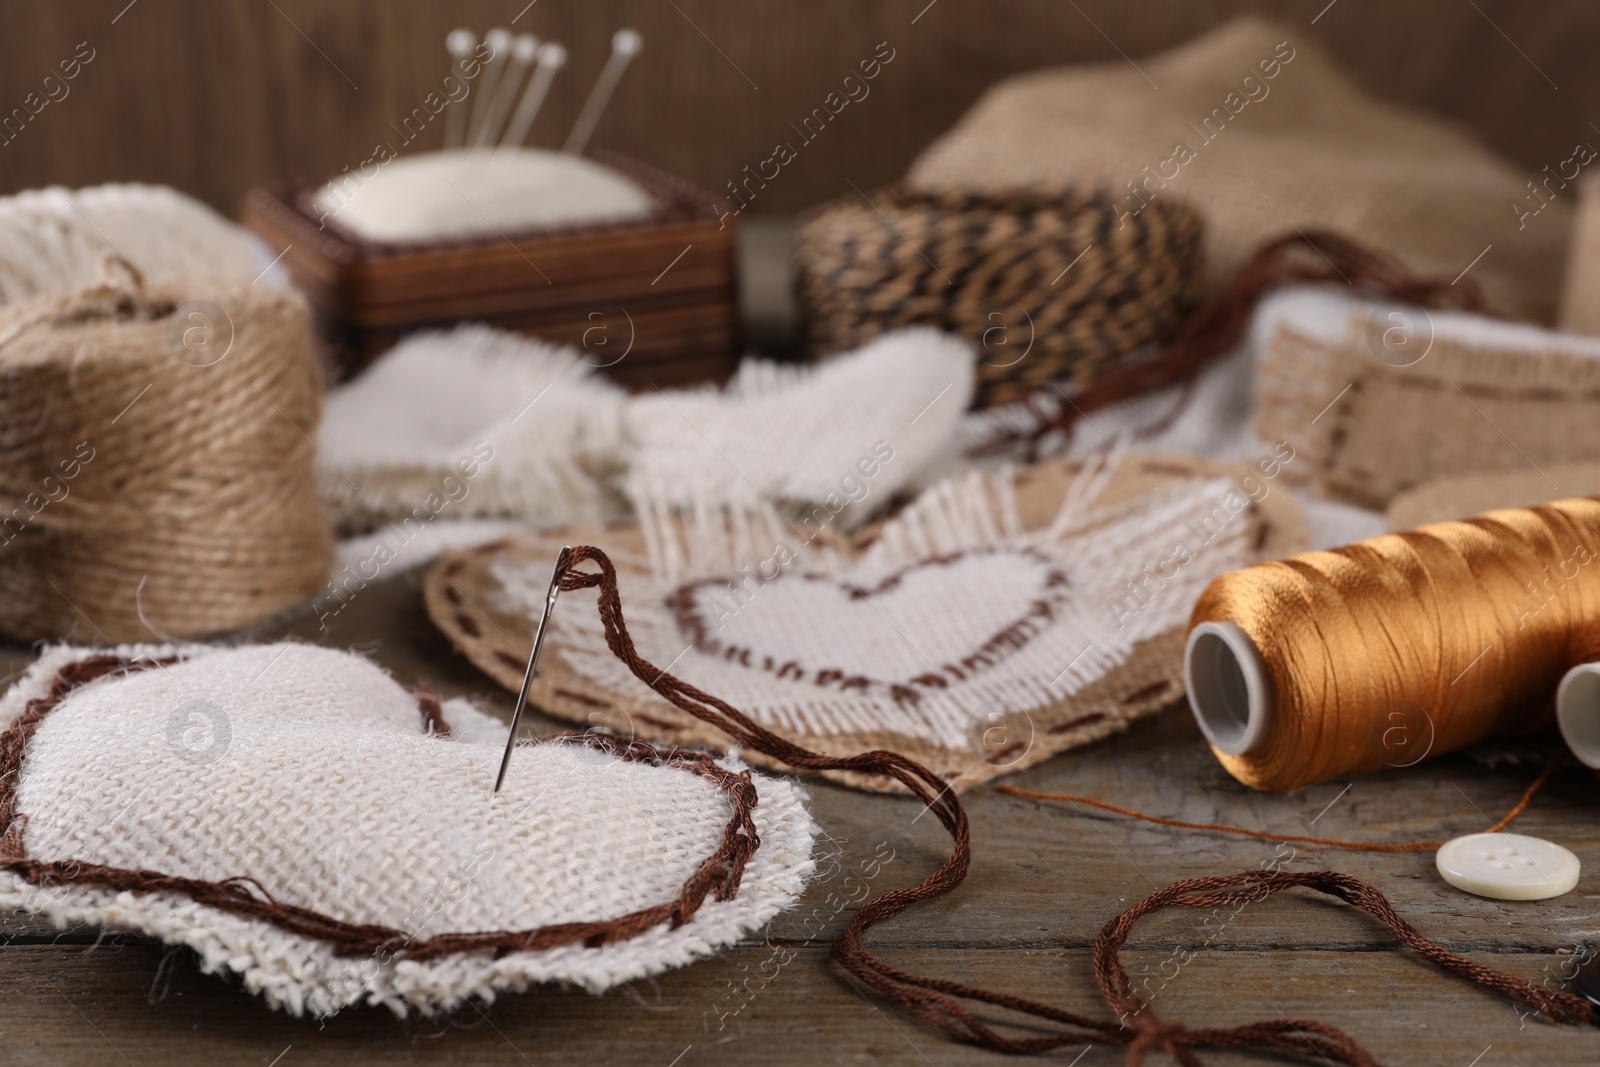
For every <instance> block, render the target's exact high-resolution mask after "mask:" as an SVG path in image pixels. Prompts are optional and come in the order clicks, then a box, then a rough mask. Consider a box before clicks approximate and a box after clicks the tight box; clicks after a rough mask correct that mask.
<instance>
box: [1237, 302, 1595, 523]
mask: <svg viewBox="0 0 1600 1067" xmlns="http://www.w3.org/2000/svg"><path fill="white" fill-rule="evenodd" d="M1252 334H1253V337H1254V340H1255V344H1256V348H1257V351H1258V353H1259V355H1258V359H1257V365H1256V390H1255V401H1256V415H1255V428H1256V432H1257V433H1258V434H1260V435H1261V437H1262V438H1263V439H1265V440H1274V441H1275V440H1287V441H1288V442H1290V444H1292V445H1293V446H1294V448H1295V450H1296V453H1297V454H1298V455H1299V456H1300V457H1301V458H1302V459H1303V460H1304V461H1303V462H1302V461H1301V459H1297V460H1296V461H1295V464H1294V466H1293V468H1292V469H1291V472H1290V474H1291V476H1292V477H1295V478H1301V477H1305V476H1309V477H1311V478H1312V479H1313V480H1314V481H1315V483H1316V484H1317V485H1318V487H1320V488H1321V489H1322V490H1324V491H1325V492H1327V493H1329V494H1331V495H1333V496H1335V497H1338V498H1340V499H1343V500H1347V501H1350V502H1352V503H1355V504H1360V505H1363V506H1365V507H1371V508H1382V507H1384V506H1385V505H1386V504H1387V503H1388V502H1389V501H1390V500H1391V499H1392V498H1393V497H1395V496H1396V495H1397V494H1399V493H1401V492H1403V491H1405V490H1408V489H1411V488H1413V487H1415V486H1419V485H1422V484H1424V483H1426V482H1430V481H1433V480H1435V479H1438V478H1442V477H1447V476H1451V475H1458V474H1463V475H1464V474H1475V473H1483V472H1489V471H1499V470H1517V469H1521V470H1526V469H1528V468H1529V467H1530V465H1531V466H1532V467H1534V468H1543V467H1545V466H1547V465H1557V464H1564V463H1579V462H1586V461H1593V460H1600V426H1597V424H1596V423H1595V419H1594V402H1595V400H1596V399H1597V398H1600V339H1596V338H1591V337H1583V336H1579V335H1575V334H1562V333H1556V332H1553V331H1549V330H1545V329H1542V328H1539V327H1536V326H1531V325H1527V324H1521V323H1509V322H1504V321H1502V320H1499V319H1490V318H1486V317H1484V316H1481V315H1472V314H1468V313H1466V312H1452V311H1431V312H1430V311H1424V310H1422V309H1420V308H1416V307H1412V306H1408V305H1404V304H1394V303H1387V302H1378V301H1373V300H1370V299H1363V298H1359V297H1352V296H1349V295H1346V293H1344V292H1343V291H1341V289H1340V288H1338V287H1325V288H1302V289H1290V290H1285V291H1283V292H1281V293H1279V294H1277V295H1275V296H1273V297H1271V298H1270V299H1268V300H1267V301H1266V302H1264V303H1263V304H1262V306H1261V308H1260V310H1259V311H1258V312H1257V313H1256V319H1255V322H1254V324H1253V325H1252ZM1547 488H1548V489H1549V493H1548V496H1547V497H1545V498H1542V499H1552V498H1555V497H1559V496H1562V495H1564V490H1562V489H1560V488H1559V487H1558V486H1557V485H1556V484H1555V483H1554V482H1550V483H1548V484H1547Z"/></svg>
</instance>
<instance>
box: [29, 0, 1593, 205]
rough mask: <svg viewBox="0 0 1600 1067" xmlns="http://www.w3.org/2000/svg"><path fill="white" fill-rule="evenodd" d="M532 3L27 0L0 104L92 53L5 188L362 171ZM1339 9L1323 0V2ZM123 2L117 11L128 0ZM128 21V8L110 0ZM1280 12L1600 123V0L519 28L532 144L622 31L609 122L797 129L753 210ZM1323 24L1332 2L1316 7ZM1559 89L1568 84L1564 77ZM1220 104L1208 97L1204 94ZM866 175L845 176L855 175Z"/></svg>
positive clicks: (537, 12) (567, 18) (708, 150)
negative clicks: (1598, 41) (530, 60)
mask: <svg viewBox="0 0 1600 1067" xmlns="http://www.w3.org/2000/svg"><path fill="white" fill-rule="evenodd" d="M521 7H522V5H521V4H512V5H506V4H503V3H499V2H490V0H453V2H450V3H436V2H431V0H349V2H346V3H340V4H324V3H318V2H316V0H273V2H272V3H266V2H259V3H257V2H250V3H231V4H218V3H214V2H210V0H140V2H138V3H136V4H134V5H133V6H132V7H131V8H129V7H128V0H83V2H81V3H75V4H53V3H48V2H46V0H38V2H34V3H18V4H13V5H10V6H9V7H8V9H7V13H6V26H5V30H6V32H5V33H4V34H0V111H5V112H9V110H10V109H11V108H13V107H16V106H21V105H22V103H23V101H24V99H25V97H26V94H28V93H29V92H32V91H35V90H37V89H38V88H39V87H40V84H41V80H42V78H43V77H44V76H45V75H46V74H47V73H49V72H50V71H51V70H52V69H54V67H55V65H56V63H57V62H58V61H59V60H60V59H61V58H64V57H67V56H69V55H71V53H72V51H73V48H74V47H75V46H76V45H77V44H78V43H79V42H81V41H88V42H90V43H91V46H92V47H93V48H94V49H95V50H96V57H95V59H94V60H93V61H92V62H91V63H90V64H89V66H88V67H86V68H85V69H84V71H83V72H82V74H81V75H80V76H79V77H78V78H77V79H75V80H74V81H73V82H72V83H71V86H70V93H69V95H68V96H67V97H66V98H64V99H62V100H61V101H60V102H58V103H51V104H48V105H47V106H46V107H45V108H44V109H43V110H42V111H40V113H39V114H38V115H37V116H36V118H35V119H34V120H33V121H31V122H29V123H27V125H26V127H25V128H24V129H23V130H22V132H21V134H20V135H19V136H17V137H16V138H15V140H13V141H12V142H10V143H9V144H5V145H0V192H11V191H14V190H18V189H23V188H32V187H38V186H42V185H44V184H45V183H46V182H47V181H53V182H56V183H57V184H61V185H68V186H76V185H87V184H94V183H98V182H105V181H128V180H137V181H152V182H164V183H167V184H170V185H174V186H177V187H178V188H180V189H185V190H188V191H190V192H193V193H195V194H197V195H199V196H200V197H202V198H203V199H205V200H207V201H209V202H210V203H212V204H213V205H215V206H217V207H218V208H220V209H222V210H224V211H227V212H229V213H230V214H231V213H235V212H236V211H237V208H238V205H239V202H240V200H241V198H242V197H243V195H244V193H245V191H246V190H247V189H249V188H251V187H252V186H256V185H260V184H263V183H266V182H270V181H289V182H300V181H314V180H321V179H324V178H327V177H330V176H333V175H335V174H338V173H340V172H341V171H342V170H343V169H344V168H346V167H349V168H351V169H355V168H356V167H358V166H359V164H360V163H361V161H363V160H365V159H367V158H368V157H369V156H371V155H372V153H373V150H374V148H375V146H376V145H377V144H378V143H380V142H383V143H386V144H389V145H390V146H391V147H392V148H393V149H394V150H396V151H409V150H416V149H427V148H434V147H437V146H438V145H439V144H440V143H442V136H443V134H442V123H441V122H438V121H435V122H433V123H432V124H430V125H429V126H428V127H427V128H425V129H424V130H423V132H422V134H421V135H420V137H418V138H417V139H416V140H415V141H414V143H412V144H407V142H406V140H405V138H404V137H403V136H402V134H401V133H400V132H398V131H397V126H398V124H399V123H400V122H401V120H402V119H403V118H404V117H405V116H406V115H407V114H409V113H410V112H411V110H412V109H413V108H414V107H416V106H417V105H418V104H419V103H420V102H421V101H422V99H423V98H424V97H425V96H426V94H427V93H429V92H430V91H434V90H436V89H438V88H439V86H440V82H441V80H442V78H443V76H444V72H445V63H444V54H443V49H442V47H441V42H442V41H443V39H444V35H445V34H446V33H447V32H448V31H449V30H450V29H452V28H454V27H456V26H459V25H467V26H471V27H473V28H475V29H476V30H477V31H478V32H479V33H482V32H483V31H484V30H486V29H487V28H488V27H490V26H492V25H496V24H503V23H506V22H508V21H509V20H511V19H512V17H513V16H514V15H517V13H518V9H519V8H521ZM1325 7H1326V8H1327V10H1324V8H1325ZM124 9H126V10H124ZM119 12H120V13H121V17H120V18H117V21H116V22H115V23H114V24H113V22H112V19H113V18H114V17H116V16H118V14H119ZM1246 12H1249V13H1254V14H1258V15H1264V16H1267V17H1271V18H1275V19H1278V20H1280V21H1281V22H1283V24H1284V25H1285V27H1286V30H1287V31H1288V32H1289V33H1290V34H1291V35H1292V36H1293V38H1294V39H1295V40H1296V41H1300V42H1304V43H1307V44H1316V45H1318V46H1321V47H1323V48H1325V49H1326V50H1327V51H1329V52H1331V53H1332V54H1333V55H1335V56H1336V57H1337V58H1338V59H1339V60H1340V61H1341V62H1342V63H1344V64H1345V65H1346V66H1347V67H1348V68H1349V69H1350V70H1351V71H1352V73H1353V75H1354V76H1355V77H1356V79H1357V80H1358V81H1359V82H1360V83H1362V84H1363V85H1364V86H1365V87H1367V88H1368V89H1370V90H1371V91H1373V92H1375V93H1377V94H1378V95H1380V96H1383V97H1385V98H1388V99H1392V100H1397V101H1402V102H1406V103H1410V104H1412V105H1415V106H1419V107H1422V108H1424V109H1427V110H1429V111H1432V112H1434V113H1436V114H1438V115H1440V116H1441V117H1442V118H1444V119H1446V120H1448V121H1453V122H1457V123H1460V124H1461V125H1463V126H1465V127H1466V128H1467V129H1469V130H1471V131H1472V132H1474V133H1476V134H1477V135H1478V136H1480V137H1481V138H1483V139H1484V140H1486V141H1487V142H1488V143H1490V144H1491V145H1493V146H1495V147H1497V148H1498V149H1500V150H1501V151H1502V152H1504V153H1506V154H1508V155H1510V156H1511V157H1512V158H1514V159H1515V160H1517V161H1518V162H1519V163H1520V164H1521V165H1522V166H1524V167H1527V168H1528V169H1529V174H1528V176H1529V178H1530V179H1532V178H1533V177H1535V175H1536V174H1537V173H1538V171H1539V169H1540V168H1541V167H1543V166H1544V165H1546V164H1554V163H1556V162H1557V161H1559V160H1561V159H1564V158H1566V157H1567V155H1569V154H1570V151H1571V147H1572V145H1573V144H1574V143H1575V142H1578V141H1582V140H1586V139H1590V138H1592V137H1593V136H1594V134H1593V131H1592V130H1591V129H1590V127H1589V126H1588V121H1587V117H1586V115H1587V113H1586V112H1585V110H1584V109H1585V107H1586V106H1587V105H1586V103H1585V102H1586V101H1588V100H1591V99H1592V98H1593V97H1594V95H1595V93H1596V91H1597V90H1600V66H1597V65H1596V64H1594V63H1593V62H1591V60H1590V57H1589V54H1588V52H1589V42H1590V41H1592V40H1593V39H1594V38H1595V36H1596V35H1597V32H1600V7H1596V6H1594V5H1587V4H1582V3H1578V2H1576V0H1564V2H1560V3H1546V4H1538V5H1529V4H1516V3H1514V2H1513V0H1478V2H1476V3H1473V4H1463V3H1459V2H1457V0H1413V2H1412V3H1407V4H1396V3H1389V2H1384V0H1338V2H1337V3H1336V4H1332V5H1325V4H1323V3H1313V4H1305V3H1300V2H1293V3H1291V2H1289V0H1194V2H1191V3H1185V4H1174V3H1171V2H1170V0H1080V2H1078V3H1074V4H1054V3H1046V2H1044V0H938V2H937V3H935V4H931V5H930V4H929V3H928V2H927V0H886V2H884V3H879V4H873V5H870V6H862V5H859V4H856V3H852V2H851V0H810V2H807V3H779V2H775V0H766V2H764V3H761V4H759V5H754V6H752V5H749V4H744V3H735V2H733V0H678V2H676V3H674V4H662V3H659V2H657V0H615V2H613V3H609V4H607V5H605V6H604V8H603V9H591V8H590V7H588V6H586V5H584V4H581V3H578V2H576V0H543V2H541V3H538V4H536V5H533V6H532V7H530V8H527V9H526V10H525V11H524V12H523V14H522V15H521V17H520V18H518V19H517V20H516V22H515V23H514V25H513V27H512V28H513V29H515V30H518V31H521V30H528V31H531V32H533V33H536V34H538V35H539V36H541V37H543V38H549V39H553V40H559V41H562V42H563V43H564V44H565V45H566V46H567V48H568V49H569V50H570V52H571V57H572V58H571V62H570V63H569V65H568V67H567V69H566V70H565V71H564V72H563V73H562V75H561V76H560V77H558V78H557V79H556V81H555V84H554V86H553V88H552V91H551V94H550V98H549V100H548V101H547V103H546V106H545V109H544V111H543V112H542V113H541V115H540V117H539V121H538V123H537V124H536V126H535V128H534V132H533V136H532V138H531V143H536V144H542V145H559V144H560V143H561V142H562V140H563V139H564V138H565V136H566V133H567V131H568V129H569V128H570V127H571V125H572V122H573V120H574V118H575V117H576V115H577V112H578V109H579V108H580V107H581V105H582V102H583V99H584V97H585V96H586V95H587V93H588V91H589V88H590V86H591V85H592V84H593V80H594V77H595V75H596V74H597V73H598V71H599V69H600V67H601V65H602V64H603V63H604V61H605V57H606V55H607V54H608V51H609V47H610V37H611V34H612V32H613V31H615V30H616V29H617V28H619V27H621V26H624V25H629V26H633V27H636V28H637V29H638V30H640V32H641V33H642V34H643V36H644V41H645V47H644V50H643V52H642V53H641V54H640V56H639V57H638V59H637V60H636V61H635V63H634V65H633V67H632V69H630V71H629V72H628V75H627V77H626V78H624V80H623V81H622V83H621V85H620V87H619V88H618V90H617V93H616V97H615V100H614V102H613V104H612V106H611V109H610V110H609V112H608V113H607V115H606V116H605V120H604V121H603V122H602V124H601V125H600V127H599V129H598V131H597V132H596V135H595V137H594V140H593V144H594V146H595V147H597V148H611V149H614V150H616V151H619V152H622V153H624V154H626V155H630V156H633V157H635V158H637V159H641V160H644V161H646V162H649V163H652V164H654V165H657V166H660V167H662V168H663V169H665V170H668V171H670V172H672V173H674V174H678V175H680V176H682V177H684V178H687V179H689V180H691V181H694V182H695V183H697V184H699V185H701V186H703V187H704V188H706V189H709V190H711V191H714V192H716V191H723V190H725V189H726V187H727V184H728V183H730V182H741V181H743V180H744V178H745V176H746V175H745V171H744V168H745V167H746V166H749V167H751V168H755V167H756V166H757V165H758V164H759V163H760V162H761V161H762V160H765V159H767V158H768V157H769V156H771V154H772V151H773V148H774V146H775V144H776V143H778V142H780V141H791V142H793V143H794V144H795V146H796V149H797V158H796V159H795V160H794V162H792V163H791V164H789V165H788V166H785V167H783V168H782V171H781V174H780V176H779V177H777V178H775V179H773V180H772V181H770V182H768V183H767V186H766V187H765V188H760V189H757V190H756V191H755V198H754V200H753V201H752V202H751V208H750V211H751V212H753V213H757V214H760V213H768V212H774V211H778V212H783V211H792V210H794V209H796V208H799V207H803V206H806V205H809V204H813V203H816V202H818V201H820V200H823V199H827V198H830V197H834V196H839V195H845V194H851V190H850V186H849V184H848V183H847V181H846V179H848V180H849V181H850V182H854V183H855V184H856V185H858V186H860V187H861V188H863V189H870V188H871V187H872V186H875V185H879V184H881V183H884V182H887V181H890V180H892V179H894V178H896V177H898V176H899V175H900V174H902V173H903V172H904V171H905V168H906V166H907V165H908V164H909V162H910V161H911V158H912V157H913V156H914V155H915V154H916V153H917V152H918V151H920V150H921V149H922V148H923V147H924V146H925V145H926V144H927V143H928V142H929V141H930V140H931V139H932V138H934V137H935V136H937V135H938V134H939V133H941V132H942V131H943V130H945V129H947V128H948V127H949V126H950V124H951V123H952V122H954V121H955V119H956V118H957V117H958V116H959V115H960V114H961V112H962V111H963V110H964V109H965V108H966V107H967V106H969V105H970V104H971V103H972V101H973V100H974V99H976V98H977V96H978V95H979V94H980V93H981V92H982V91H983V90H984V89H985V88H987V87H988V86H989V85H990V84H992V83H993V82H994V81H995V80H997V79H998V78H1001V77H1004V76H1006V75H1009V74H1015V73H1019V72H1023V71H1027V70H1032V69H1036V68H1039V67H1045V66H1054V65H1060V64H1065V63H1078V62H1095V61H1100V62H1114V63H1122V62H1125V59H1124V56H1127V57H1133V59H1135V60H1137V59H1138V58H1139V57H1141V56H1146V55H1149V54H1151V53H1154V52H1158V51H1161V50H1163V49H1166V48H1169V47H1171V46H1173V45H1175V44H1178V43H1180V42H1182V41H1184V40H1187V39H1189V38H1190V37H1193V36H1194V35H1195V34H1197V33H1200V32H1203V31H1205V30H1207V29H1209V28H1211V27H1213V26H1216V25H1218V24H1219V23H1221V22H1223V21H1225V20H1226V19H1228V18H1230V17H1233V16H1235V15H1238V14H1241V13H1246ZM1313 20H1315V21H1313ZM882 41H888V42H889V43H890V47H892V48H894V49H895V58H894V59H893V61H892V62H891V63H890V64H889V65H888V66H886V67H884V68H883V70H882V72H881V73H880V74H879V76H878V77H877V78H876V79H875V80H874V81H873V82H872V83H871V85H870V95H868V96H867V97H866V98H864V99H862V100H861V101H860V102H859V103H855V104H851V105H849V106H848V107H847V108H846V109H845V110H844V111H842V112H841V113H840V114H839V116H838V118H837V119H836V120H834V121H832V122H830V123H829V124H828V126H827V127H826V128H825V129H824V130H823V131H822V133H821V134H819V135H817V136H816V137H815V138H814V139H812V140H811V141H809V142H805V141H803V140H802V139H800V138H798V137H797V136H796V135H795V133H794V132H793V130H792V128H791V126H790V123H794V122H798V121H799V119H800V118H801V117H803V116H804V115H806V114H808V113H809V112H810V111H811V110H812V109H813V108H815V107H818V106H820V105H821V104H822V101H823V99H824V97H825V96H826V95H827V94H828V93H829V92H830V91H835V90H837V89H839V88H840V84H841V81H842V79H843V78H844V77H845V76H846V75H847V74H850V73H851V72H852V71H853V70H854V69H855V66H856V64H857V63H858V62H859V61H860V60H861V59H863V58H866V57H868V56H870V55H871V54H872V53H873V50H874V48H875V47H876V46H877V44H878V43H879V42H882ZM1558 88H1559V91H1558ZM1208 106H1209V104H1208ZM851 195H853V194H851Z"/></svg>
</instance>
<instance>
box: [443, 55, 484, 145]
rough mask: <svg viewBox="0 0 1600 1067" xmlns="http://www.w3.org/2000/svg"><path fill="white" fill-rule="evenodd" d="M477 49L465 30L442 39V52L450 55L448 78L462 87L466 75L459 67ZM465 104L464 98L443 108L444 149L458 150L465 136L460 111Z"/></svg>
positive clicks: (462, 117) (462, 116)
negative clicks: (453, 79) (458, 82)
mask: <svg viewBox="0 0 1600 1067" xmlns="http://www.w3.org/2000/svg"><path fill="white" fill-rule="evenodd" d="M476 47H478V38H477V36H476V35H475V34H474V33H473V32H472V31H471V30H467V29H461V30H451V31H450V32H449V33H448V34H446V35H445V38H444V50H445V51H446V52H448V53H449V54H450V76H451V77H453V78H456V79H458V80H459V81H460V82H461V84H462V85H463V86H464V85H466V83H467V79H466V75H464V74H462V73H461V65H462V64H463V63H464V62H465V61H466V59H467V57H468V56H470V55H471V54H472V50H473V49H474V48H476ZM465 102H466V97H462V98H461V99H460V100H452V101H450V106H449V107H447V108H445V115H444V146H445V147H446V148H459V147H460V146H461V145H462V144H463V143H464V142H465V141H466V136H467V117H466V115H465V114H464V113H463V111H462V109H461V105H462V104H463V103H465Z"/></svg>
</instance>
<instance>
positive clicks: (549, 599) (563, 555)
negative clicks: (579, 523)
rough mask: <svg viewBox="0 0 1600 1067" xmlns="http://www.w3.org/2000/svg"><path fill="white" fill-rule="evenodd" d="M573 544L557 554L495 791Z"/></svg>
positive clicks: (503, 777) (500, 782)
mask: <svg viewBox="0 0 1600 1067" xmlns="http://www.w3.org/2000/svg"><path fill="white" fill-rule="evenodd" d="M571 551H572V546H571V545H562V546H561V551H560V552H559V553H558V554H557V555H556V566H555V570H553V571H551V572H550V588H549V589H548V590H546V591H545V594H544V614H543V615H540V616H539V628H538V629H537V630H535V631H534V634H533V651H532V652H530V653H528V669H527V670H526V671H525V672H523V675H522V688H521V689H520V690H518V692H517V703H516V706H515V707H513V708H512V709H511V733H510V734H509V735H507V737H506V751H505V754H504V755H503V756H501V757H500V773H499V775H498V776H496V778H495V780H494V791H495V792H496V793H498V792H500V787H501V786H502V785H504V784H505V781H506V771H507V770H509V769H510V767H511V750H512V749H514V748H515V747H516V744H517V726H518V724H519V723H521V722H522V708H523V706H524V705H525V704H527V702H528V689H529V688H530V687H531V686H532V685H533V676H534V673H535V672H536V671H537V670H538V667H539V650H540V649H541V648H543V647H544V631H545V628H546V627H548V626H549V625H550V615H551V614H552V613H553V612H554V611H555V610H556V597H557V596H558V595H560V593H561V568H562V566H563V565H564V564H565V563H566V562H567V553H568V552H571Z"/></svg>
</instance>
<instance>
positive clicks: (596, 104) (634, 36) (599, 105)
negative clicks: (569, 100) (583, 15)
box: [561, 29, 644, 155]
mask: <svg viewBox="0 0 1600 1067" xmlns="http://www.w3.org/2000/svg"><path fill="white" fill-rule="evenodd" d="M643 46H644V39H643V38H642V37H640V36H639V34H638V31H636V30H627V29H623V30H618V31H617V32H616V33H614V34H612V36H611V58H610V59H608V60H606V65H605V69H603V70H602V71H600V77H599V79H598V80H597V81H596V82H595V83H594V89H593V90H591V91H590V93H589V99H588V100H586V101H584V104H583V110H582V111H580V112H579V113H578V121H577V122H575V123H573V125H572V133H570V134H569V135H568V136H567V143H566V144H565V145H563V146H562V148H561V150H562V151H563V152H570V153H571V154H573V155H582V154H583V149H584V146H586V145H587V144H588V143H589V138H590V136H591V135H593V133H594V128H595V127H596V126H598V125H600V114H601V112H603V111H605V109H606V104H608V103H610V102H611V92H612V90H613V89H615V88H616V87H617V82H619V81H621V80H622V72H623V71H624V70H626V69H627V67H628V61H629V60H631V59H633V57H634V56H636V55H638V54H639V49H640V48H642V47H643Z"/></svg>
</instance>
